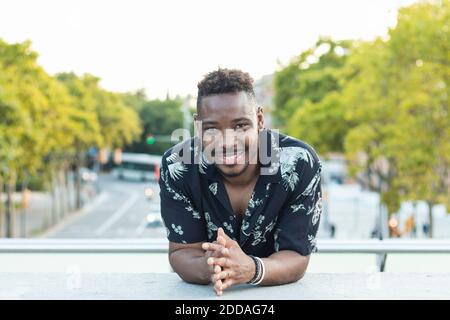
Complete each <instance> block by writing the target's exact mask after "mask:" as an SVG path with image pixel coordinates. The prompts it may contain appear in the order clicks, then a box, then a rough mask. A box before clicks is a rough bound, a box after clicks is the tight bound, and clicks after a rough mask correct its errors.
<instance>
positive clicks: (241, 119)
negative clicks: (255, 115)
mask: <svg viewBox="0 0 450 320" xmlns="http://www.w3.org/2000/svg"><path fill="white" fill-rule="evenodd" d="M239 121H251V119H250V118H247V117H240V118H237V119H233V120H232V121H231V122H239Z"/></svg>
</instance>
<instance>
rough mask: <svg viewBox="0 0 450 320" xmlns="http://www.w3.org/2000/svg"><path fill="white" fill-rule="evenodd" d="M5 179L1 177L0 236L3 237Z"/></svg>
mask: <svg viewBox="0 0 450 320" xmlns="http://www.w3.org/2000/svg"><path fill="white" fill-rule="evenodd" d="M3 203H4V202H3V179H1V178H0V238H2V237H3V208H4V206H3Z"/></svg>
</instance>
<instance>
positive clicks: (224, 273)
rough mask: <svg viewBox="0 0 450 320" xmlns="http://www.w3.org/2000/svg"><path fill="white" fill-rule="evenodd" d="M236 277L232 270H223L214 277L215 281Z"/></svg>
mask: <svg viewBox="0 0 450 320" xmlns="http://www.w3.org/2000/svg"><path fill="white" fill-rule="evenodd" d="M233 277H234V272H233V271H232V270H230V269H227V270H223V271H221V272H219V273H216V274H215V275H214V279H215V280H216V281H217V280H223V279H228V278H233Z"/></svg>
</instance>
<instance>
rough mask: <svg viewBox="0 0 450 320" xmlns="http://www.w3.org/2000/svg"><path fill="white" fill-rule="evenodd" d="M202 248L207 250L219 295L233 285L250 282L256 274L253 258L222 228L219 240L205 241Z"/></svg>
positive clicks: (216, 290)
mask: <svg viewBox="0 0 450 320" xmlns="http://www.w3.org/2000/svg"><path fill="white" fill-rule="evenodd" d="M202 249H203V250H205V259H206V263H207V264H208V267H209V270H210V272H211V282H212V283H213V285H214V290H215V292H216V294H217V295H219V296H220V295H222V294H223V291H224V290H226V289H228V288H229V287H231V286H232V285H235V284H240V283H247V282H249V281H250V280H251V279H252V278H253V276H254V275H255V263H254V262H253V259H252V258H250V257H249V256H248V255H246V254H245V253H244V251H242V249H241V247H240V246H239V244H238V243H237V242H236V241H234V240H233V239H231V238H230V237H229V236H228V235H226V234H225V232H224V231H223V229H222V228H219V230H218V231H217V240H216V241H214V242H212V243H211V242H205V243H203V244H202Z"/></svg>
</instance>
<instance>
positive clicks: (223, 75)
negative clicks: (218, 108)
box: [197, 68, 255, 110]
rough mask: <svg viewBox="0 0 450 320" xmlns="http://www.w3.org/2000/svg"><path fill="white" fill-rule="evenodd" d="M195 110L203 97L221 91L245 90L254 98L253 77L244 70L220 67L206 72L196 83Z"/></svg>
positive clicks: (236, 91) (234, 91)
mask: <svg viewBox="0 0 450 320" xmlns="http://www.w3.org/2000/svg"><path fill="white" fill-rule="evenodd" d="M197 88H198V94H197V110H199V108H200V104H201V102H202V98H203V97H207V96H211V95H214V94H221V93H238V92H242V91H243V92H245V93H247V95H248V96H249V97H250V98H252V99H255V91H254V90H253V78H252V77H251V76H250V75H249V74H248V73H247V72H244V71H241V70H238V69H222V68H219V69H218V70H215V71H212V72H210V73H208V74H207V75H206V76H205V77H204V78H203V80H202V81H200V82H199V83H198V84H197Z"/></svg>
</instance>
